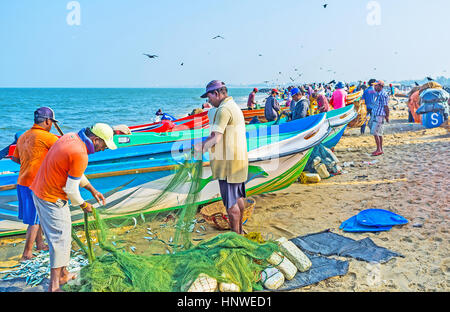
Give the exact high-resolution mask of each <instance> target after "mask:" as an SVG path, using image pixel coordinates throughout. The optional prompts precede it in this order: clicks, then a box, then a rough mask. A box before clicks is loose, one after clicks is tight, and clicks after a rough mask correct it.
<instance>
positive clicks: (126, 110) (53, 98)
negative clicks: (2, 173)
mask: <svg viewBox="0 0 450 312" xmlns="http://www.w3.org/2000/svg"><path fill="white" fill-rule="evenodd" d="M251 90H252V89H251V88H230V89H229V91H228V93H229V95H231V96H232V97H233V98H234V100H235V101H236V103H237V104H238V105H239V106H241V107H246V105H247V98H248V94H249V93H250V92H251ZM203 92H204V88H198V89H195V88H182V89H169V88H159V89H158V88H152V89H117V88H114V89H94V88H93V89H91V88H86V89H76V88H67V89H59V88H45V89H38V88H36V89H34V88H8V89H1V88H0V107H1V115H2V117H1V123H0V149H2V148H3V147H5V146H7V145H9V144H10V143H12V142H13V141H14V134H15V133H16V132H19V131H24V130H27V129H29V128H30V127H31V126H32V125H33V112H34V111H35V110H36V109H37V108H38V107H41V106H48V107H51V108H52V109H53V110H54V111H55V116H56V119H58V120H59V125H60V127H61V130H62V131H63V132H64V133H66V132H70V131H78V130H79V129H81V128H84V127H86V126H91V125H93V124H94V123H96V122H105V123H108V124H109V125H111V126H113V125H119V124H125V125H127V126H132V125H139V124H145V123H150V122H153V121H154V120H155V112H156V111H157V110H158V109H159V108H161V109H162V111H163V112H165V113H168V114H170V115H172V116H174V117H176V118H181V117H184V116H187V114H188V113H190V112H192V110H193V109H194V108H198V107H201V106H202V104H203V103H204V102H205V99H202V98H200V95H201V94H203ZM265 97H267V95H266V94H261V93H259V94H257V97H256V100H257V101H258V102H261V101H262V100H263V99H264V98H265ZM51 132H53V133H55V134H58V132H57V131H56V129H55V128H54V127H53V128H52V131H51Z"/></svg>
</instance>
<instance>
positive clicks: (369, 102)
mask: <svg viewBox="0 0 450 312" xmlns="http://www.w3.org/2000/svg"><path fill="white" fill-rule="evenodd" d="M375 82H376V80H375V79H370V80H369V87H368V88H367V89H366V90H364V93H363V95H362V99H363V100H364V103H365V105H366V109H367V118H366V121H365V122H364V124H363V125H362V126H361V134H364V132H365V131H366V122H367V120H368V119H369V118H370V114H371V113H372V106H373V101H374V99H375V97H376V95H377V92H376V91H375V89H374V88H373V84H374V83H375Z"/></svg>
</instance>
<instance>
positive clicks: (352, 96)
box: [346, 90, 364, 105]
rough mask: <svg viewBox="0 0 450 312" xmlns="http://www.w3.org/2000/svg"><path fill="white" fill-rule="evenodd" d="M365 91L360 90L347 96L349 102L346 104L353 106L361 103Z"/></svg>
mask: <svg viewBox="0 0 450 312" xmlns="http://www.w3.org/2000/svg"><path fill="white" fill-rule="evenodd" d="M363 93H364V90H359V91H356V92H353V93H349V94H347V101H346V104H347V105H348V104H352V103H354V102H356V101H359V100H360V99H361V97H362V96H363Z"/></svg>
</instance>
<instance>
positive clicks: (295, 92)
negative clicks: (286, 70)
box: [291, 88, 300, 95]
mask: <svg viewBox="0 0 450 312" xmlns="http://www.w3.org/2000/svg"><path fill="white" fill-rule="evenodd" d="M299 92H300V89H299V88H292V90H291V95H296V94H297V93H299Z"/></svg>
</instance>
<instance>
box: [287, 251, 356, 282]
mask: <svg viewBox="0 0 450 312" xmlns="http://www.w3.org/2000/svg"><path fill="white" fill-rule="evenodd" d="M308 258H309V260H311V263H312V265H311V268H310V269H309V270H308V271H306V272H298V273H297V274H296V275H295V276H294V278H293V279H291V280H290V281H288V280H286V281H285V282H284V284H283V285H282V286H281V287H280V288H278V290H291V289H297V288H301V287H305V286H308V285H312V284H315V283H318V282H320V281H322V280H324V279H327V278H330V277H333V276H340V275H345V274H347V272H348V261H341V260H336V259H331V258H327V257H322V256H318V255H308Z"/></svg>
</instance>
